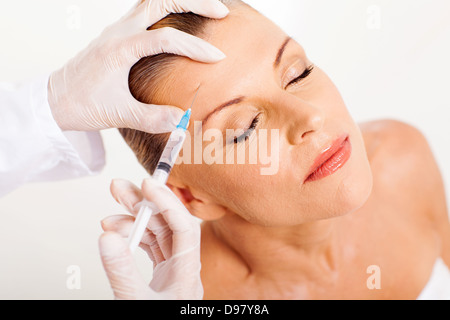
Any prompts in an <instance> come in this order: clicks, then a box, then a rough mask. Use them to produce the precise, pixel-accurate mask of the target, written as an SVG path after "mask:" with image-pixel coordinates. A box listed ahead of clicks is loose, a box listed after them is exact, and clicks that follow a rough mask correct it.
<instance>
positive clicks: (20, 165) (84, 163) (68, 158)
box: [0, 76, 105, 197]
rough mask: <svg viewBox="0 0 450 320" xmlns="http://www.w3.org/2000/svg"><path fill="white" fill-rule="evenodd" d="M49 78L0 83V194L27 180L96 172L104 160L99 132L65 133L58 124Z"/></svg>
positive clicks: (46, 179)
mask: <svg viewBox="0 0 450 320" xmlns="http://www.w3.org/2000/svg"><path fill="white" fill-rule="evenodd" d="M48 78H49V77H48V76H42V77H39V78H37V79H35V80H33V81H31V82H29V83H26V84H21V85H11V84H5V83H0V197H1V196H3V195H5V194H7V193H8V192H10V191H12V190H14V189H15V188H17V187H19V186H20V185H22V184H24V183H27V182H36V181H54V180H62V179H71V178H78V177H83V176H89V175H94V174H97V173H99V172H100V171H101V170H102V168H103V167H104V165H105V151H104V147H103V143H102V139H101V135H100V133H99V132H63V131H62V130H61V129H60V128H59V127H58V125H57V124H56V122H55V120H54V119H53V116H52V113H51V110H50V106H49V104H48V99H47V85H48Z"/></svg>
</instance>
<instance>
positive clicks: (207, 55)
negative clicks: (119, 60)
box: [122, 27, 226, 66]
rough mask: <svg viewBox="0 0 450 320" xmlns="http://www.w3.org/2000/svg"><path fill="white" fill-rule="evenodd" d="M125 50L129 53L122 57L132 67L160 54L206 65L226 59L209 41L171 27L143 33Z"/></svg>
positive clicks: (128, 44) (132, 40) (124, 47)
mask: <svg viewBox="0 0 450 320" xmlns="http://www.w3.org/2000/svg"><path fill="white" fill-rule="evenodd" d="M123 50H126V51H127V52H123V55H122V56H123V57H130V59H132V60H130V61H129V65H130V66H132V65H134V63H136V61H135V60H139V59H141V58H144V57H148V56H154V55H157V54H160V53H172V54H176V55H179V56H185V57H188V58H190V59H192V60H196V61H200V62H205V63H215V62H219V61H221V60H223V59H225V58H226V56H225V54H224V53H223V52H222V51H220V50H219V49H217V48H216V47H215V46H213V45H212V44H210V43H208V42H207V41H205V40H203V39H200V38H198V37H195V36H193V35H190V34H188V33H185V32H182V31H180V30H177V29H174V28H170V27H166V28H161V29H156V30H151V31H142V32H140V33H139V34H137V35H136V36H134V37H132V38H131V39H130V42H127V44H126V45H125V46H123Z"/></svg>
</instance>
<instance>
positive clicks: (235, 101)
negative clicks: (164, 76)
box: [202, 37, 292, 124]
mask: <svg viewBox="0 0 450 320" xmlns="http://www.w3.org/2000/svg"><path fill="white" fill-rule="evenodd" d="M291 40H292V38H291V37H287V38H286V40H285V41H284V42H283V45H282V46H281V47H280V49H279V50H278V53H277V56H276V58H275V62H274V63H273V67H274V69H276V68H278V67H279V65H280V63H281V60H282V58H283V54H284V52H285V51H286V47H287V45H288V44H289V42H290V41H291ZM245 99H246V97H244V96H241V97H239V98H236V99H233V100H230V101H228V102H225V103H223V104H221V105H220V106H218V107H217V108H215V109H214V110H213V111H212V112H211V113H209V114H208V115H207V116H206V117H205V118H204V119H203V121H202V123H203V124H205V123H206V122H207V121H208V119H209V118H210V117H211V116H212V115H213V114H215V113H218V112H220V111H222V110H223V109H225V108H228V107H230V106H233V105H237V104H240V103H241V102H243V101H244V100H245Z"/></svg>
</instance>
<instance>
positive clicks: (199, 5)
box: [48, 0, 229, 133]
mask: <svg viewBox="0 0 450 320" xmlns="http://www.w3.org/2000/svg"><path fill="white" fill-rule="evenodd" d="M189 11H191V12H194V13H196V14H199V15H202V16H207V17H209V18H217V19H219V18H224V17H225V16H226V15H227V14H228V12H229V11H228V9H227V7H226V6H225V5H223V4H222V3H221V2H220V1H218V0H147V1H144V2H143V3H141V4H138V5H137V6H136V7H135V8H134V9H133V10H131V11H130V12H129V13H128V14H127V15H126V16H125V17H123V18H122V19H121V20H119V21H118V22H116V23H115V24H113V25H111V26H109V27H108V28H106V29H105V31H104V32H103V33H102V34H101V36H100V37H99V38H98V39H96V40H95V41H93V42H92V43H91V44H90V45H89V46H88V48H86V49H85V50H84V51H82V52H81V53H79V54H78V55H77V56H76V57H75V58H73V59H72V60H70V61H69V62H68V63H67V64H66V65H65V66H64V67H63V68H62V69H60V70H58V71H56V72H54V73H53V74H52V75H51V76H50V80H49V86H48V100H49V104H50V107H51V109H52V114H53V117H54V118H55V120H56V122H57V123H58V125H59V127H60V128H61V129H62V130H75V131H94V130H95V131H97V130H102V129H108V128H131V129H136V130H140V131H145V132H148V133H164V132H169V131H172V130H173V129H174V128H175V127H176V125H177V123H178V121H179V120H180V119H181V117H182V116H183V111H182V110H181V109H179V108H176V107H168V106H154V105H148V104H143V103H140V102H138V101H137V100H136V99H135V98H134V97H133V96H132V95H131V93H130V90H129V87H128V76H129V72H130V69H131V68H132V67H133V65H134V64H135V63H136V62H138V61H139V60H140V59H141V58H143V57H146V56H152V55H156V54H160V53H164V52H165V53H173V54H177V55H182V56H186V57H189V58H191V59H193V60H197V61H201V62H206V63H214V62H218V61H220V60H222V59H224V58H225V55H224V54H223V53H222V52H221V51H220V50H218V49H217V48H215V47H214V46H212V45H210V44H209V43H207V42H206V41H204V40H202V39H199V38H196V37H194V36H191V35H189V34H186V33H183V32H181V31H179V30H175V29H173V28H162V29H158V30H152V31H147V28H148V27H149V26H151V25H153V24H155V23H156V22H158V21H159V20H161V19H162V18H164V17H165V16H167V15H168V14H170V13H182V12H189Z"/></svg>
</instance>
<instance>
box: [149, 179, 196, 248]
mask: <svg viewBox="0 0 450 320" xmlns="http://www.w3.org/2000/svg"><path fill="white" fill-rule="evenodd" d="M142 191H143V194H144V196H145V198H146V199H147V200H149V201H152V202H153V203H154V204H155V205H156V206H157V207H158V208H159V209H160V215H161V216H162V217H163V218H164V220H165V223H167V226H168V227H169V228H170V230H171V231H172V255H177V254H181V253H183V252H186V251H188V250H192V249H193V248H196V247H198V246H199V245H200V224H199V223H198V222H197V221H196V220H195V219H194V218H193V217H192V215H191V214H190V213H189V212H188V211H187V209H186V208H185V207H184V205H183V204H182V203H181V201H180V200H179V199H178V198H177V197H176V196H175V195H174V194H173V193H172V191H170V189H169V188H167V187H166V186H162V185H160V184H158V183H157V182H155V181H154V180H152V179H146V180H144V182H143V184H142Z"/></svg>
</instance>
